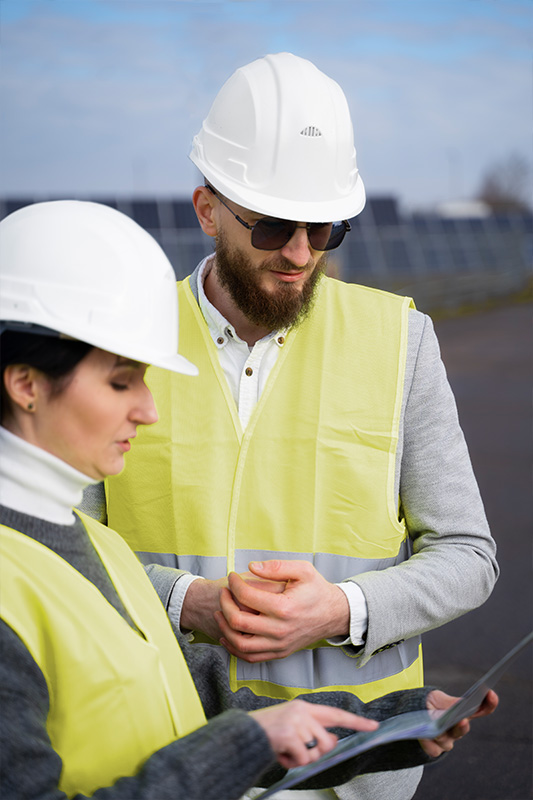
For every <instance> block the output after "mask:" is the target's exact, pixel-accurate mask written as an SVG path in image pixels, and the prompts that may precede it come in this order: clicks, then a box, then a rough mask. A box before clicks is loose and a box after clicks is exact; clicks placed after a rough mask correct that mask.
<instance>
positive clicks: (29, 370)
mask: <svg viewBox="0 0 533 800" xmlns="http://www.w3.org/2000/svg"><path fill="white" fill-rule="evenodd" d="M41 379H42V374H41V373H40V372H39V371H38V370H36V369H35V368H34V367H29V366H28V365H27V364H9V366H7V367H6V368H5V370H4V386H5V390H6V392H7V394H8V396H9V397H10V398H11V401H12V402H13V403H14V404H15V405H17V406H19V407H20V408H21V409H22V410H23V411H29V412H33V411H35V409H36V408H37V400H38V397H39V393H40V385H41Z"/></svg>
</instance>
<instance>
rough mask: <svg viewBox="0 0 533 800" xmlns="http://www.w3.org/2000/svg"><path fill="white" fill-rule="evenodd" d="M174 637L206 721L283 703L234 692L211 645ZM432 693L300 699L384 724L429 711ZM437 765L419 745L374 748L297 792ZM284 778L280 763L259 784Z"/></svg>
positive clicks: (318, 695)
mask: <svg viewBox="0 0 533 800" xmlns="http://www.w3.org/2000/svg"><path fill="white" fill-rule="evenodd" d="M176 635H177V638H178V640H179V643H180V646H181V648H182V650H183V654H184V656H185V659H186V661H187V664H188V666H189V669H190V671H191V674H192V676H193V678H194V681H195V684H196V688H197V690H198V694H199V695H200V699H201V701H202V705H203V706H204V710H205V712H206V716H207V717H208V718H209V717H211V716H213V715H216V714H220V713H221V712H223V711H224V709H227V708H239V709H243V710H246V711H253V710H257V709H259V708H265V707H267V706H272V705H276V704H277V703H279V702H280V701H279V700H275V699H273V698H271V697H263V696H261V695H256V694H254V693H253V692H252V691H251V690H250V689H249V688H248V687H246V686H243V687H242V688H240V689H238V690H237V691H236V692H233V691H232V690H231V689H230V686H229V682H228V678H227V668H226V664H225V661H224V658H223V657H222V656H221V655H220V653H219V652H218V651H216V650H214V648H211V647H209V648H208V647H204V646H203V645H198V644H189V642H188V641H187V640H186V638H185V637H184V636H183V635H182V634H180V633H179V632H177V633H176ZM430 691H431V687H424V688H421V689H412V690H408V691H401V692H392V693H391V694H388V695H385V696H384V697H380V698H378V699H376V700H373V701H371V702H370V703H363V702H362V701H361V700H360V699H359V698H358V697H356V696H355V695H353V694H351V692H337V691H336V692H326V691H324V692H313V693H311V694H302V695H300V696H299V699H301V700H305V701H307V702H309V703H323V704H325V705H331V706H336V707H337V708H343V709H345V710H347V711H351V712H352V713H354V714H359V715H361V716H364V717H369V718H370V719H375V720H377V721H378V722H381V721H383V720H385V719H388V718H389V717H391V716H396V715H398V714H403V713H407V712H410V711H420V710H425V709H426V708H427V696H428V694H429V692H430ZM333 732H334V733H335V734H336V735H337V736H338V737H339V738H342V737H344V736H347V735H348V734H352V733H353V731H352V730H345V729H333ZM434 761H435V759H433V758H430V757H429V756H428V755H426V753H425V752H424V750H423V749H422V748H421V746H420V744H419V743H418V742H417V741H409V742H395V743H392V744H390V745H384V746H382V747H379V748H375V749H373V750H370V751H368V753H363V754H361V755H359V756H356V757H355V758H352V759H349V760H347V761H345V762H343V763H342V764H339V765H338V766H336V767H333V768H331V769H329V770H327V771H325V772H323V773H320V774H319V775H315V776H313V777H312V778H311V779H309V780H308V781H305V783H304V784H301V785H300V786H299V787H298V788H314V789H323V788H329V787H331V786H337V785H340V784H342V783H345V782H346V781H348V780H350V779H351V778H354V777H355V776H357V775H361V774H363V773H367V772H382V771H388V770H399V769H406V768H408V767H415V766H420V765H423V764H428V763H433V762H434ZM284 774H285V771H284V770H283V769H282V767H281V766H279V764H274V765H273V766H272V767H271V768H270V769H269V770H268V771H267V772H266V773H265V774H264V775H263V776H262V778H261V780H260V781H259V782H258V783H257V785H259V786H269V785H270V784H272V783H274V782H275V781H278V780H279V779H280V778H281V777H283V775H284Z"/></svg>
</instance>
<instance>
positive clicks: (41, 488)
mask: <svg viewBox="0 0 533 800" xmlns="http://www.w3.org/2000/svg"><path fill="white" fill-rule="evenodd" d="M91 483H98V481H97V480H95V479H94V478H89V477H87V475H84V474H83V473H82V472H78V470H77V469H74V467H71V466H70V465H69V464H67V463H66V462H65V461H62V460H61V459H60V458H57V456H54V455H52V454H51V453H48V452H47V451H46V450H42V449H41V448H40V447H36V446H35V445H33V444H30V443H29V442H27V441H25V440H24V439H21V438H20V436H15V434H13V433H11V432H10V431H8V430H7V429H6V428H3V427H1V426H0V504H1V505H3V506H6V507H7V508H12V509H14V510H15V511H20V512H22V513H23V514H29V515H30V516H33V517H38V518H39V519H45V520H47V521H48V522H55V523H56V524H58V525H73V524H74V521H75V516H74V513H73V511H72V508H73V507H74V506H78V505H79V504H80V502H81V498H82V494H83V490H84V489H85V487H86V486H88V485H89V484H91Z"/></svg>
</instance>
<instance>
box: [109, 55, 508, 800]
mask: <svg viewBox="0 0 533 800" xmlns="http://www.w3.org/2000/svg"><path fill="white" fill-rule="evenodd" d="M191 159H192V160H193V162H194V163H195V164H196V165H197V166H198V168H199V169H200V171H201V172H202V174H203V175H204V178H205V185H203V186H199V187H198V188H197V189H196V190H195V192H194V195H193V203H194V207H195V209H196V213H197V216H198V220H199V222H200V225H201V227H202V229H203V231H204V232H205V233H206V234H207V235H208V236H211V237H213V238H214V239H215V245H216V247H215V253H214V255H213V256H210V257H208V258H207V259H205V260H204V261H203V262H202V263H201V264H200V265H199V266H198V268H197V269H196V271H195V272H194V273H193V275H192V276H190V277H189V278H188V279H187V280H186V281H184V282H183V283H181V284H180V286H179V288H178V294H179V299H180V343H181V342H183V353H184V355H185V356H186V357H187V358H188V359H189V360H191V361H192V362H193V363H195V364H197V365H198V367H199V370H200V375H199V377H198V378H195V379H190V378H189V379H188V380H187V381H185V380H181V379H180V376H170V375H168V376H167V374H165V373H163V372H160V371H157V370H152V371H151V377H150V378H149V383H150V387H151V389H152V391H153V392H154V394H155V397H156V403H157V406H158V411H159V415H160V422H159V423H158V424H157V425H154V426H151V427H150V429H149V430H146V431H143V432H142V433H141V434H140V435H139V437H138V440H137V442H136V443H135V446H134V447H133V448H132V451H131V453H129V454H128V464H127V469H126V470H125V471H124V472H123V474H122V476H120V477H119V478H117V479H112V480H110V481H109V484H108V486H107V499H108V513H109V522H110V525H111V526H112V527H114V528H115V529H116V530H119V531H120V532H121V533H122V534H123V535H124V536H125V538H126V539H127V540H128V541H129V543H130V544H131V545H132V547H133V548H134V549H135V550H137V551H138V552H140V553H141V554H142V556H143V559H144V560H145V561H147V562H149V563H154V562H155V563H159V564H160V565H164V566H167V567H178V568H179V569H180V570H184V572H183V573H176V572H175V570H174V569H169V570H161V569H159V570H157V569H156V568H153V573H154V575H153V579H154V580H155V581H159V582H160V584H164V583H165V582H166V583H167V585H168V592H167V594H168V596H169V598H170V599H169V606H168V608H169V613H170V615H171V617H172V618H173V620H174V621H175V622H176V623H177V624H180V625H181V627H182V629H185V630H191V631H194V640H195V641H197V642H199V643H201V642H204V643H206V646H218V645H214V644H209V643H210V642H213V640H214V641H215V642H217V641H221V643H222V644H223V646H224V647H225V651H223V652H226V656H227V668H228V672H229V676H230V682H231V686H232V688H233V690H237V689H238V688H240V687H242V686H248V687H249V688H250V689H251V690H252V691H255V692H257V693H261V694H264V695H269V696H271V697H278V698H288V697H294V696H297V695H298V694H299V693H301V692H303V691H313V690H318V689H319V688H321V687H328V688H330V689H332V688H338V689H344V690H346V689H348V690H350V691H353V692H354V693H356V694H357V695H358V696H359V697H361V698H362V699H363V700H367V699H370V698H373V697H376V696H379V695H382V694H385V693H388V692H390V691H395V690H399V689H404V688H409V687H413V686H418V685H421V684H422V682H423V675H422V661H421V650H420V646H419V638H418V637H419V635H420V634H421V633H423V632H424V631H426V630H430V629H432V628H435V627H437V626H439V625H441V624H443V623H445V622H447V621H448V620H451V619H453V618H455V617H457V616H459V615H461V614H463V613H465V612H466V611H468V610H469V609H471V608H474V607H476V606H478V605H480V604H481V603H482V602H484V600H485V599H486V598H487V596H488V595H489V593H490V591H491V589H492V587H493V585H494V582H495V580H496V577H497V566H496V562H495V560H494V556H495V546H494V542H493V540H492V539H491V536H490V533H489V530H488V526H487V522H486V519H485V514H484V511H483V506H482V502H481V499H480V497H479V492H478V489H477V485H476V482H475V478H474V476H473V473H472V469H471V465H470V461H469V457H468V452H467V448H466V445H465V442H464V438H463V436H462V432H461V429H460V427H459V423H458V419H457V413H456V409H455V403H454V400H453V396H452V393H451V390H450V388H449V385H448V383H447V380H446V377H445V371H444V367H443V365H442V363H441V361H440V356H439V351H438V345H437V342H436V339H435V335H434V333H433V330H432V326H431V322H430V320H429V319H428V318H427V317H425V316H424V315H422V314H420V313H419V312H417V311H415V310H414V308H413V307H412V303H411V302H410V300H409V299H408V298H402V297H398V296H396V295H391V294H387V293H384V292H379V291H375V290H373V289H367V288H364V287H359V286H355V285H349V284H344V283H341V282H339V281H334V280H331V279H328V278H325V277H324V271H325V268H326V264H327V252H328V251H329V250H330V249H333V248H334V247H336V246H338V245H339V244H340V243H341V241H342V239H343V237H344V235H345V233H346V232H347V231H348V230H349V225H348V223H347V222H345V220H348V219H349V218H351V217H353V216H355V215H356V214H358V213H360V211H361V210H362V209H363V207H364V203H365V192H364V187H363V183H362V181H361V178H360V176H359V173H358V171H357V165H356V158H355V149H354V145H353V131H352V124H351V120H350V115H349V111H348V106H347V103H346V99H345V97H344V94H343V93H342V90H341V89H340V87H339V86H338V84H336V83H335V82H334V81H332V80H331V79H330V78H329V77H327V76H326V75H324V74H323V73H321V72H320V71H319V70H318V69H317V68H316V67H315V66H314V65H313V64H311V63H310V62H309V61H306V60H304V59H301V58H298V57H296V56H293V55H291V54H289V53H280V54H277V55H273V56H267V57H266V58H262V59H258V60H257V61H254V62H252V63H251V64H248V65H247V66H245V67H243V68H241V69H239V70H237V72H236V73H235V74H234V75H233V76H232V77H231V78H230V79H229V80H228V81H227V82H226V83H225V84H224V86H223V87H222V89H221V90H220V92H219V94H218V95H217V97H216V99H215V101H214V103H213V106H212V108H211V110H210V112H209V115H208V117H207V118H206V120H205V121H204V123H203V126H202V129H201V131H200V133H199V134H198V135H197V137H196V138H195V140H194V143H193V148H192V152H191ZM148 311H149V310H148V309H147V312H148ZM191 408H194V411H195V413H194V414H193V415H191V414H190V409H191ZM248 569H250V570H251V571H252V572H251V573H249V574H248V576H246V575H244V578H243V577H240V576H239V575H238V574H231V575H230V576H229V579H228V578H226V577H225V576H226V575H227V574H228V573H230V572H231V573H242V574H244V573H246V570H248ZM198 575H201V576H203V577H204V578H205V579H204V580H198V579H197V576H198ZM259 579H269V580H270V581H278V583H277V584H272V583H268V582H267V581H265V580H263V582H261V581H260V580H259ZM228 587H229V588H228ZM262 587H268V588H277V589H281V590H282V591H281V592H279V591H278V592H266V591H263V590H262ZM230 590H231V591H230ZM201 646H204V645H201ZM230 654H231V655H230ZM419 779H420V770H418V769H417V770H410V771H405V772H400V773H395V774H394V776H393V777H390V776H389V775H386V774H385V773H383V774H379V775H373V776H365V777H361V778H358V779H356V780H355V781H354V782H352V783H350V784H347V785H345V786H343V787H338V788H337V789H331V790H326V791H325V792H322V793H320V792H315V793H311V794H310V795H309V797H313V798H317V799H318V798H319V797H320V798H325V797H331V798H335V797H338V798H342V799H344V798H357V799H358V800H361V799H362V798H375V797H380V798H385V797H386V798H387V800H395V799H396V798H397V800H407V798H410V797H412V795H413V793H414V791H415V789H416V785H417V783H418V781H419ZM298 796H299V795H298Z"/></svg>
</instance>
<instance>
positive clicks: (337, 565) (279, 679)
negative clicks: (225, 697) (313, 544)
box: [138, 541, 420, 690]
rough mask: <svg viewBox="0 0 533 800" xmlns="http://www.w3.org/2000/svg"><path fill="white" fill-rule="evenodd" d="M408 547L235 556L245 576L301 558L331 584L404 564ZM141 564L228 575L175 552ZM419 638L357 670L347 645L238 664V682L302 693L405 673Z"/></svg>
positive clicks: (203, 559)
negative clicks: (367, 554)
mask: <svg viewBox="0 0 533 800" xmlns="http://www.w3.org/2000/svg"><path fill="white" fill-rule="evenodd" d="M408 553H409V545H408V542H407V541H405V542H403V543H402V545H401V547H400V551H399V553H398V555H397V556H394V557H392V558H383V559H364V558H353V557H351V556H337V555H332V554H331V553H315V554H312V553H293V552H289V551H287V552H278V551H277V552H275V553H273V552H271V551H264V550H238V551H237V552H236V553H235V570H236V571H237V572H244V571H246V570H247V569H248V563H249V562H250V561H265V560H268V559H271V558H273V557H274V558H280V559H288V560H294V559H303V560H305V561H310V562H311V563H313V564H314V566H315V567H316V568H317V570H318V571H319V572H320V573H321V575H323V576H324V577H325V578H326V579H327V580H329V581H331V582H334V583H339V582H340V581H342V580H344V579H346V577H348V576H353V575H358V574H360V573H363V572H369V571H370V570H381V569H386V568H387V567H392V566H395V565H396V564H399V563H401V562H402V561H405V559H406V558H407V557H408ZM138 555H139V556H140V557H141V560H142V561H143V563H148V564H151V563H157V564H162V565H163V566H165V567H174V568H178V569H182V570H187V571H189V572H192V573H193V574H195V575H203V576H204V577H206V578H210V579H216V578H220V577H222V576H223V575H225V574H226V572H227V570H226V559H225V558H224V557H223V556H190V555H189V556H179V557H178V556H176V555H175V554H174V553H138ZM419 643H420V639H419V638H418V637H415V638H412V639H408V640H407V641H405V642H403V643H402V644H399V645H397V646H394V647H391V648H390V649H388V650H384V651H383V652H381V653H377V654H376V655H375V656H373V657H372V658H371V659H370V661H369V662H367V664H365V666H364V667H360V668H358V667H357V663H358V661H357V658H356V657H355V651H354V656H350V655H349V653H348V649H347V648H344V647H316V648H314V649H310V650H301V651H300V652H298V653H294V654H293V655H292V656H290V657H289V658H284V659H279V660H277V661H268V662H264V663H262V664H248V663H247V662H245V661H239V662H238V663H237V679H238V680H241V681H257V680H260V681H269V682H270V683H274V684H278V685H280V686H287V687H295V688H302V689H308V690H312V689H318V688H320V687H322V686H353V685H359V684H365V683H372V682H373V681H377V680H382V679H383V678H389V677H391V676H392V675H396V674H397V673H399V672H402V671H403V670H404V669H406V668H407V667H409V666H411V664H413V663H414V661H416V659H417V657H418V646H419ZM198 646H199V647H213V646H216V647H217V648H218V649H219V650H222V653H223V655H224V657H225V658H226V660H227V663H228V668H229V655H228V654H227V653H226V651H225V650H224V649H223V648H220V647H219V646H218V645H208V644H201V645H198Z"/></svg>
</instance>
